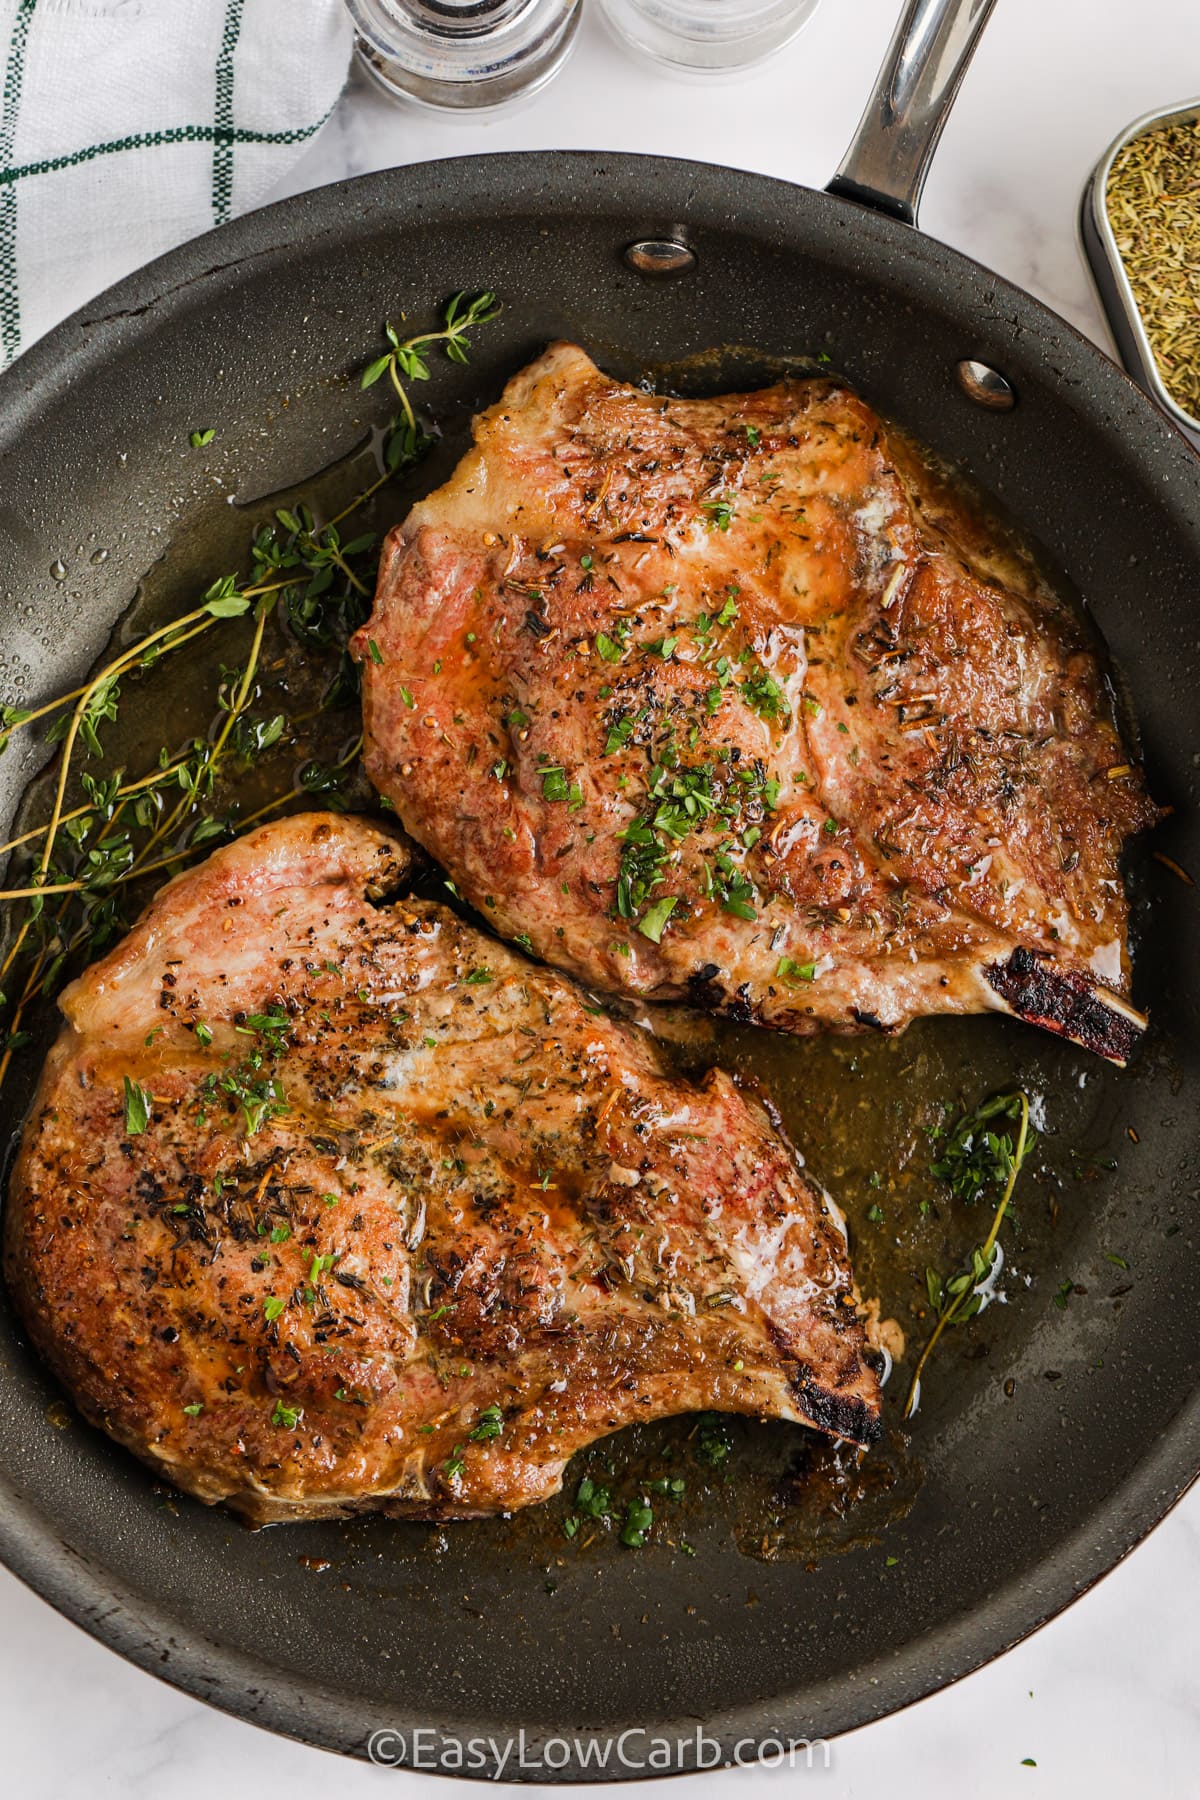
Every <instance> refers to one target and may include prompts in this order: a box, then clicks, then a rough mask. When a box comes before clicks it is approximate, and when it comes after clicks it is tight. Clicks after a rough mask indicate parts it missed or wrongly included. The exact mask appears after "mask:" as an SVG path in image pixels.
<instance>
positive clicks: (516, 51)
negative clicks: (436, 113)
mask: <svg viewBox="0 0 1200 1800" xmlns="http://www.w3.org/2000/svg"><path fill="white" fill-rule="evenodd" d="M581 3H582V0H346V5H347V7H348V8H349V11H350V16H351V18H352V19H353V20H354V25H355V29H356V31H357V33H358V41H357V46H356V48H357V52H358V59H359V62H360V64H361V65H362V67H363V68H364V69H365V70H366V72H367V74H368V75H370V77H371V78H372V80H373V81H374V82H375V83H376V85H377V86H378V87H380V88H382V90H383V91H384V93H386V94H388V95H390V96H391V98H392V99H395V100H415V101H417V102H418V103H419V104H421V105H424V106H436V107H443V108H447V109H449V110H451V111H455V110H457V111H464V112H465V111H476V110H478V109H480V108H483V107H489V106H502V105H504V104H505V102H507V101H509V100H514V99H516V98H517V96H518V95H525V94H532V93H534V92H536V90H537V89H538V88H540V87H544V86H545V84H546V82H548V81H549V80H551V79H552V77H553V76H555V75H556V74H557V73H558V71H559V69H560V68H561V67H562V65H563V63H564V62H565V61H566V59H567V57H568V55H569V54H570V51H571V47H572V45H573V43H574V40H575V33H576V30H577V29H578V25H579V14H580V7H581Z"/></svg>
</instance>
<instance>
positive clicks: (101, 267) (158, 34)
mask: <svg viewBox="0 0 1200 1800" xmlns="http://www.w3.org/2000/svg"><path fill="white" fill-rule="evenodd" d="M350 45H351V29H350V22H349V16H348V14H347V12H346V9H345V7H344V5H343V4H342V0H0V58H2V59H3V70H2V74H0V81H2V84H3V88H2V96H0V367H2V366H3V365H4V364H5V363H9V362H11V361H12V360H13V358H14V357H16V356H17V355H19V354H20V352H21V351H22V350H23V349H25V348H27V347H28V345H29V344H31V343H32V342H33V340H34V339H35V338H37V337H40V336H41V334H42V333H43V332H44V331H48V330H49V329H50V327H51V325H54V324H56V323H57V322H58V320H59V319H62V318H65V316H66V315H67V314H68V313H69V312H72V311H73V310H74V309H75V308H76V307H77V306H80V305H82V304H83V302H84V301H86V300H89V299H91V298H92V297H93V296H94V295H96V294H98V293H100V292H101V290H102V289H104V288H106V287H108V285H109V284H110V283H111V282H113V281H116V280H118V279H119V278H120V277H121V276H122V275H127V274H128V273H129V272H130V271H131V270H133V269H136V268H138V267H139V266H140V265H141V264H142V263H145V262H149V260H150V259H151V257H154V256H158V255H159V254H160V253H161V252H162V251H164V250H169V249H170V248H171V247H172V246H173V245H175V244H179V243H182V242H183V240H184V239H185V238H188V237H194V236H195V235H196V234H197V232H201V231H205V230H207V229H208V228H209V227H210V226H213V225H220V224H222V223H223V222H224V221H225V220H226V219H230V218H232V217H233V215H234V214H235V213H240V212H245V211H246V210H247V208H249V207H251V206H253V205H254V204H255V202H256V201H257V200H259V199H260V198H261V197H262V195H263V194H264V193H266V191H267V190H268V189H269V188H270V187H271V186H272V184H273V183H274V182H276V181H277V180H278V179H279V178H280V177H281V176H282V175H283V174H284V172H285V171H286V169H287V168H288V165H289V164H290V163H291V162H292V161H294V160H295V158H296V157H297V156H298V155H299V154H300V152H301V150H302V149H303V147H304V145H305V144H306V143H307V142H308V141H309V139H310V138H312V137H313V136H314V135H315V134H316V133H317V132H318V131H319V130H320V128H321V126H322V124H323V123H324V122H325V120H326V119H327V118H328V116H329V114H330V112H331V111H332V109H333V105H334V102H335V101H336V99H337V97H338V94H339V92H340V91H341V87H342V83H343V82H344V80H345V78H346V70H347V66H348V63H349V58H350Z"/></svg>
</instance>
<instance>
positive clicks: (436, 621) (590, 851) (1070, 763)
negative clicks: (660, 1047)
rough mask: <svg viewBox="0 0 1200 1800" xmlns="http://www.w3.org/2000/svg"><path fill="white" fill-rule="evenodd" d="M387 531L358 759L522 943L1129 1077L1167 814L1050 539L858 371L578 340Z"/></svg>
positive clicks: (362, 638) (619, 984)
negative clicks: (1003, 1021)
mask: <svg viewBox="0 0 1200 1800" xmlns="http://www.w3.org/2000/svg"><path fill="white" fill-rule="evenodd" d="M475 437H476V442H475V448H474V449H473V450H472V451H471V452H470V453H469V454H468V455H467V456H465V457H464V458H463V460H462V462H461V463H460V464H459V467H458V469H457V471H456V473H455V474H454V476H453V477H452V478H451V480H450V481H448V482H447V483H446V485H445V486H444V487H442V488H440V489H439V490H438V491H437V492H436V493H434V494H433V495H431V496H430V497H429V498H428V499H427V500H424V501H422V502H420V503H419V504H418V505H417V506H415V507H414V508H413V510H412V512H411V514H410V515H409V517H408V519H407V521H406V522H405V524H404V525H403V526H402V527H401V528H399V529H398V530H396V531H395V532H393V533H392V535H391V537H390V538H389V540H388V543H387V546H386V549H385V554H384V557H383V560H382V564H381V568H380V579H379V588H378V592H377V595H376V601H375V612H374V616H373V618H372V619H371V621H370V623H369V624H368V625H367V626H366V627H365V628H364V629H363V631H362V632H361V633H360V634H359V637H358V639H357V653H358V655H359V657H360V659H361V660H362V665H363V689H364V706H365V722H366V741H367V748H366V763H367V768H368V771H369V773H370V775H371V777H372V779H373V780H374V782H375V784H376V786H377V787H378V788H379V789H380V790H381V791H382V792H383V793H384V794H385V795H387V797H388V798H389V799H390V800H391V801H392V802H393V803H394V805H395V807H396V810H397V813H398V814H399V817H400V819H401V820H402V821H403V823H404V825H405V827H406V829H407V830H408V831H409V832H411V834H412V835H413V836H414V837H415V838H417V839H418V840H419V841H420V842H421V843H422V844H424V845H425V846H426V847H427V848H428V849H429V850H430V851H431V852H432V853H433V855H434V856H436V857H437V858H438V860H439V861H440V862H441V863H443V864H444V866H445V867H446V868H447V869H448V870H449V871H450V873H451V874H452V876H453V877H454V879H455V881H456V882H457V884H458V886H459V887H460V888H461V890H462V891H463V892H464V893H465V894H466V895H467V896H468V897H469V898H470V899H471V900H472V901H474V903H475V904H476V905H477V906H478V907H480V908H481V909H485V910H486V913H487V917H488V919H489V921H490V922H492V923H493V924H495V925H496V926H497V928H498V929H499V930H501V931H502V932H504V933H505V934H506V935H507V936H509V937H513V938H517V939H519V941H522V942H525V943H527V944H528V945H529V946H530V947H531V948H532V949H533V950H535V951H536V952H537V954H538V955H539V956H541V957H544V958H545V959H546V960H547V961H549V962H553V963H555V964H557V965H559V966H561V967H563V968H565V969H569V970H571V971H572V972H573V973H575V974H577V975H579V976H581V977H582V978H583V979H585V980H586V981H589V982H592V983H596V984H598V985H601V986H603V987H605V988H607V989H610V990H621V991H624V992H627V993H635V994H639V995H646V996H649V997H652V998H655V999H680V998H690V999H692V1000H693V1001H696V1002H698V1003H700V1004H702V1005H704V1006H708V1007H716V1008H720V1009H722V1010H724V1011H727V1012H729V1013H732V1014H733V1015H734V1016H735V1017H739V1018H743V1019H755V1020H758V1021H760V1022H761V1023H763V1024H767V1025H772V1026H776V1027H779V1028H782V1029H784V1030H788V1031H799V1032H807V1031H812V1030H814V1029H819V1028H822V1027H830V1026H832V1027H835V1028H842V1029H855V1028H862V1027H871V1028H880V1029H886V1030H894V1029H897V1028H899V1027H901V1026H903V1025H904V1024H906V1023H907V1022H908V1021H909V1020H910V1019H912V1018H914V1017H915V1016H917V1015H918V1014H922V1013H937V1012H958V1013H961V1012H980V1011H984V1010H988V1009H999V1010H1003V1011H1008V1012H1014V1013H1017V1014H1019V1015H1021V1016H1022V1017H1024V1018H1028V1019H1031V1020H1033V1021H1035V1022H1037V1023H1038V1024H1042V1025H1045V1026H1046V1027H1048V1028H1049V1029H1050V1030H1051V1031H1055V1032H1059V1033H1062V1034H1064V1035H1066V1036H1069V1037H1072V1038H1075V1039H1076V1040H1077V1041H1079V1042H1080V1043H1083V1044H1086V1045H1088V1046H1089V1047H1090V1048H1092V1049H1094V1050H1097V1051H1099V1052H1100V1053H1101V1054H1102V1055H1104V1056H1108V1057H1111V1058H1112V1059H1113V1060H1115V1061H1118V1062H1120V1061H1123V1060H1124V1058H1125V1056H1126V1054H1127V1052H1128V1050H1129V1049H1130V1047H1131V1045H1132V1044H1133V1042H1134V1041H1135V1039H1136V1037H1137V1034H1138V1031H1139V1029H1140V1028H1141V1026H1142V1025H1143V1024H1144V1021H1143V1020H1142V1019H1141V1018H1140V1016H1139V1015H1138V1014H1136V1013H1135V1012H1133V1010H1132V1009H1131V1008H1130V1007H1129V1005H1128V1004H1127V1000H1126V996H1127V994H1128V989H1129V964H1128V956H1127V950H1126V935H1127V934H1126V926H1127V908H1126V900H1125V893H1124V888H1123V884H1122V879H1121V873H1120V868H1119V856H1120V852H1121V848H1122V844H1123V842H1124V840H1125V839H1126V837H1127V836H1128V835H1129V834H1130V833H1132V832H1135V831H1137V830H1139V829H1140V828H1142V827H1143V826H1145V825H1146V824H1148V823H1149V822H1150V821H1151V820H1152V819H1153V817H1154V816H1155V813H1154V808H1153V806H1152V805H1151V804H1150V802H1149V801H1148V800H1147V797H1146V794H1145V792H1144V789H1143V786H1142V782H1141V778H1140V775H1139V772H1138V770H1137V769H1136V767H1134V766H1133V764H1132V763H1131V762H1130V760H1129V758H1128V756H1127V755H1126V753H1125V751H1124V750H1123V749H1122V746H1121V742H1120V739H1119V736H1118V733H1117V730H1116V727H1115V724H1114V720H1113V715H1112V708H1111V705H1110V703H1109V698H1108V694H1107V690H1106V687H1105V683H1104V680H1103V678H1102V675H1101V671H1100V669H1099V667H1098V664H1097V660H1096V657H1095V655H1094V654H1093V652H1092V650H1091V648H1090V647H1089V646H1088V644H1087V643H1086V642H1085V641H1084V639H1083V636H1082V634H1081V632H1080V629H1079V627H1078V625H1077V624H1076V622H1075V620H1074V618H1073V617H1072V615H1071V614H1070V612H1069V611H1068V609H1067V608H1066V607H1065V606H1064V605H1062V604H1061V603H1060V602H1059V601H1058V600H1057V599H1056V598H1055V596H1054V595H1053V594H1052V593H1051V591H1050V590H1049V589H1048V587H1047V586H1046V584H1045V583H1044V582H1043V581H1042V580H1041V579H1040V578H1039V577H1038V575H1037V574H1036V572H1035V571H1034V569H1033V567H1032V565H1031V564H1030V563H1029V562H1028V561H1027V560H1022V559H1021V558H1020V557H1019V556H1017V555H1015V554H1014V553H1012V552H1011V550H1005V551H1004V553H1003V554H1002V553H1001V547H1000V546H999V545H998V542H997V540H996V539H995V537H994V536H993V535H989V530H990V528H988V527H987V526H985V525H984V524H982V523H981V522H980V521H979V520H977V519H976V518H974V516H973V515H972V513H971V512H970V511H969V510H968V509H967V508H966V507H965V506H964V505H963V504H962V503H961V502H960V501H959V500H958V499H957V498H956V497H955V496H954V495H953V494H952V493H951V492H950V491H949V490H948V489H947V488H946V486H945V484H944V483H942V482H941V481H940V480H937V479H935V478H934V477H933V475H932V474H931V473H930V470H929V469H928V468H927V467H926V466H925V464H924V463H923V461H922V460H921V459H919V458H918V457H917V456H916V455H915V454H914V452H913V451H912V449H911V447H910V446H909V445H908V444H907V443H906V442H905V441H904V440H903V439H902V438H901V437H900V436H899V435H898V434H896V433H895V432H893V431H891V430H889V429H888V428H887V427H885V425H884V424H883V422H882V421H881V420H880V419H879V418H878V417H877V416H876V415H875V414H874V413H873V412H872V411H871V409H870V408H869V407H868V406H866V405H865V404H864V403H863V401H861V400H860V399H858V398H857V397H856V396H855V395H854V394H852V393H851V392H850V391H849V390H848V389H846V388H845V387H844V386H841V385H840V384H839V383H837V382H834V381H829V380H824V379H813V380H796V381H785V382H782V383H780V384H779V385H778V386H776V387H772V388H767V389H764V390H763V391H761V392H756V393H749V394H733V395H727V396H725V397H723V398H720V399H714V400H674V399H665V398H661V397H657V396H654V395H652V394H649V393H646V392H644V391H642V390H641V389H638V388H633V387H627V386H624V385H622V384H621V383H619V382H616V381H612V380H610V379H608V377H606V376H605V375H603V374H601V372H600V371H599V370H598V369H597V368H596V367H595V365H594V364H593V363H592V362H591V361H589V359H588V358H587V356H585V355H584V353H583V352H582V351H581V350H579V349H576V348H574V347H573V346H571V345H566V344H559V345H556V346H554V347H553V348H552V349H551V350H549V351H548V352H547V353H546V355H545V356H543V357H542V358H541V359H540V360H539V361H537V362H535V363H534V364H533V365H532V366H531V367H529V368H527V369H526V370H524V372H523V373H521V374H520V375H518V376H517V377H516V378H515V379H514V380H513V381H511V382H510V383H509V386H508V388H507V389H506V390H505V393H504V395H503V397H502V399H501V400H500V401H499V402H498V403H497V404H496V405H495V406H494V407H492V408H491V410H490V411H489V412H487V413H485V414H484V415H483V416H482V418H480V419H479V420H478V421H477V423H476V432H475Z"/></svg>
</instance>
